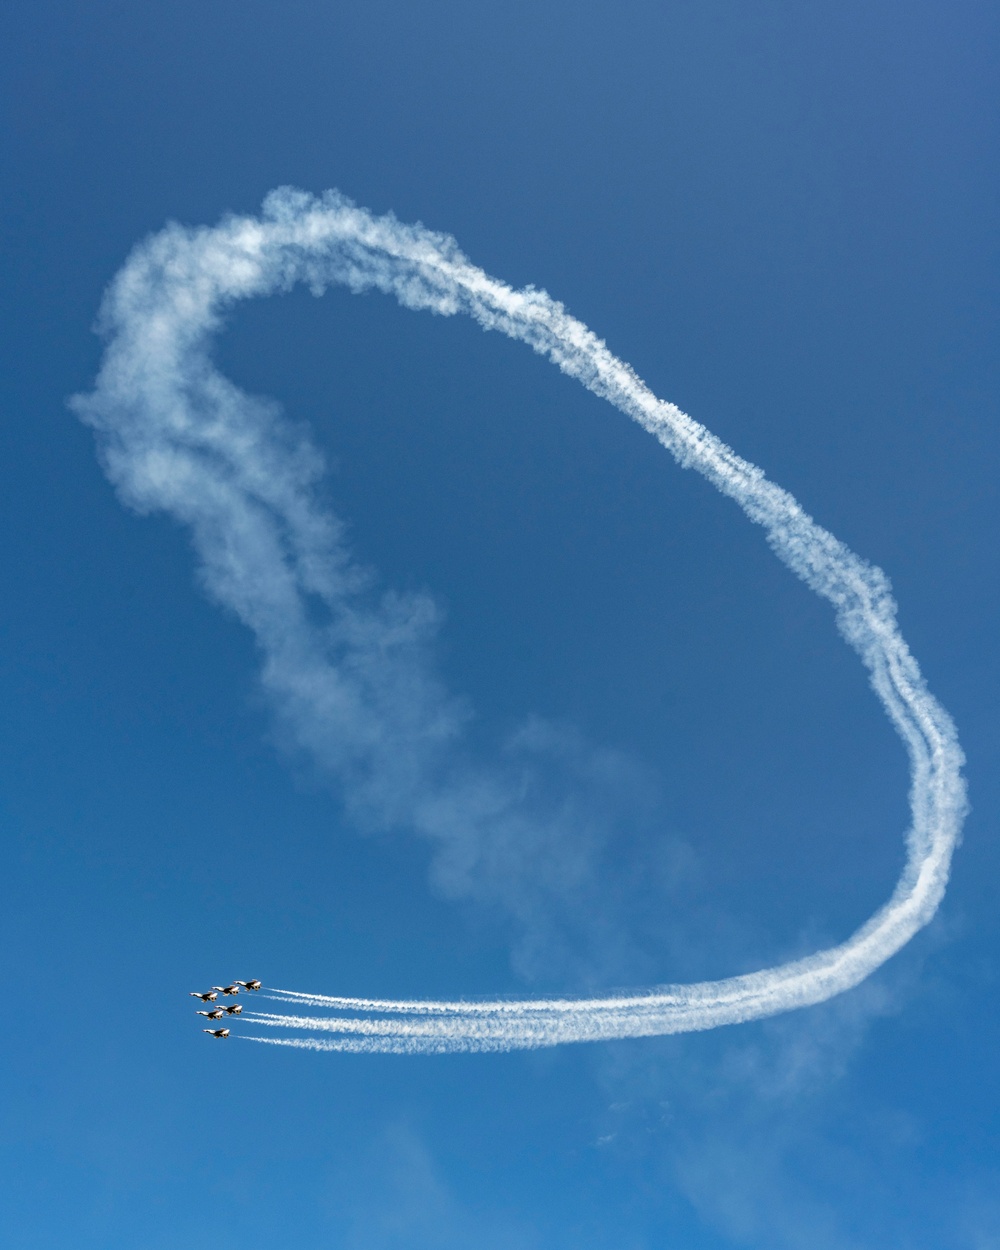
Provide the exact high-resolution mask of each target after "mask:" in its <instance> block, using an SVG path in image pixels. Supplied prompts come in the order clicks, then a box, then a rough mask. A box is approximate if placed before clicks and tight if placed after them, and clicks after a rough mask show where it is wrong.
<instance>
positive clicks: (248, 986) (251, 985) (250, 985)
mask: <svg viewBox="0 0 1000 1250" xmlns="http://www.w3.org/2000/svg"><path fill="white" fill-rule="evenodd" d="M236 984H237V985H242V986H243V988H244V989H245V990H259V989H260V982H259V981H237V982H236Z"/></svg>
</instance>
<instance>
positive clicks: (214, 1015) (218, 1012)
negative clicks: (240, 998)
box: [195, 1007, 227, 1020]
mask: <svg viewBox="0 0 1000 1250" xmlns="http://www.w3.org/2000/svg"><path fill="white" fill-rule="evenodd" d="M226 1010H227V1009H226V1008H225V1007H213V1008H212V1010H211V1011H196V1012H195V1015H196V1016H204V1017H205V1019H206V1020H221V1019H222V1017H223V1016H224V1015H225V1014H226Z"/></svg>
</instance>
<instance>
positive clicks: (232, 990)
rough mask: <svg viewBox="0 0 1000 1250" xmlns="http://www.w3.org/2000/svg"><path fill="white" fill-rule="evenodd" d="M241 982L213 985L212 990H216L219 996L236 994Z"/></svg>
mask: <svg viewBox="0 0 1000 1250" xmlns="http://www.w3.org/2000/svg"><path fill="white" fill-rule="evenodd" d="M242 984H243V982H242V981H233V983H232V984H231V985H213V986H212V989H213V990H218V991H219V993H220V994H238V993H239V992H240V986H241V985H242Z"/></svg>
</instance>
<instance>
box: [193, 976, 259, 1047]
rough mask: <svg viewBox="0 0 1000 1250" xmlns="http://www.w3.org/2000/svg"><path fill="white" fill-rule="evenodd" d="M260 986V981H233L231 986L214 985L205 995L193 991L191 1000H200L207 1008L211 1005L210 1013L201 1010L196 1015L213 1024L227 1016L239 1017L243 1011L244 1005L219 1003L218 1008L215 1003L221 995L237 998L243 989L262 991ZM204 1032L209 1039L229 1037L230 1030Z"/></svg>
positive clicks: (206, 1030) (203, 1030)
mask: <svg viewBox="0 0 1000 1250" xmlns="http://www.w3.org/2000/svg"><path fill="white" fill-rule="evenodd" d="M260 985H261V983H260V982H259V981H232V982H230V984H229V985H213V986H212V988H211V989H210V990H205V992H204V993H199V992H198V991H197V990H192V991H191V994H190V997H191V998H197V999H199V1001H201V1002H203V1003H204V1004H205V1005H206V1006H209V1004H211V1006H210V1008H209V1010H208V1011H200V1010H199V1011H196V1012H195V1015H198V1016H204V1017H205V1019H206V1020H211V1021H212V1023H213V1024H214V1023H216V1022H217V1021H219V1020H222V1019H224V1018H225V1017H226V1016H238V1015H239V1014H240V1012H241V1011H242V1010H243V1004H242V1003H219V1005H218V1006H216V1005H215V1003H216V1000H217V999H218V997H219V995H220V994H222V995H223V996H224V997H226V998H235V997H236V995H237V994H239V992H240V990H241V989H244V990H254V991H256V990H259V989H260ZM202 1032H203V1033H207V1034H208V1035H209V1037H228V1036H229V1030H228V1029H227V1028H221V1029H202Z"/></svg>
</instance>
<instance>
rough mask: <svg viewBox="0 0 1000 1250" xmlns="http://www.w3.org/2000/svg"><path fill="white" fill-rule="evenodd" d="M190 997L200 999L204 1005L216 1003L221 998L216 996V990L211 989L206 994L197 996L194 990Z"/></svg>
mask: <svg viewBox="0 0 1000 1250" xmlns="http://www.w3.org/2000/svg"><path fill="white" fill-rule="evenodd" d="M190 997H191V998H200V999H201V1001H202V1002H203V1003H214V1002H215V1000H216V999H217V998H218V997H219V996H218V994H216V992H215V990H214V989H211V990H207V991H206V992H205V993H204V994H196V993H195V992H194V990H192V991H191V995H190Z"/></svg>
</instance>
